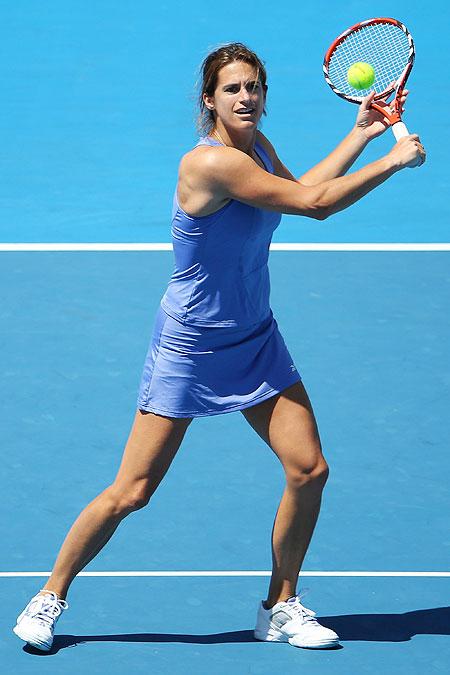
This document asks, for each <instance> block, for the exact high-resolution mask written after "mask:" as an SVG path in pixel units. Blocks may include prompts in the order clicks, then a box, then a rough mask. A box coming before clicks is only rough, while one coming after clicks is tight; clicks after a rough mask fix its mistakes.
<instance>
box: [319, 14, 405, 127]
mask: <svg viewBox="0 0 450 675" xmlns="http://www.w3.org/2000/svg"><path fill="white" fill-rule="evenodd" d="M386 23H389V24H392V25H394V26H397V27H398V28H400V29H401V30H402V31H403V32H404V33H405V35H406V37H407V38H408V43H409V57H408V62H407V64H406V66H405V68H404V69H403V71H402V73H401V75H400V77H399V78H398V79H397V80H396V81H395V82H394V83H393V84H392V86H390V87H387V88H386V89H384V91H382V92H379V93H378V94H375V96H374V99H373V101H372V103H371V107H372V108H374V109H375V110H377V111H378V112H380V113H381V114H382V115H383V117H384V118H385V119H386V120H387V121H388V122H389V124H390V126H391V127H392V131H393V133H394V136H395V138H396V139H397V140H398V139H399V138H401V137H402V136H407V135H408V133H409V132H408V129H407V128H406V125H405V124H404V123H403V122H402V118H401V103H400V99H401V96H402V93H403V90H404V88H405V85H406V81H407V79H408V77H409V74H410V72H411V69H412V67H413V64H414V58H415V53H416V51H415V46H414V40H413V39H412V36H411V33H410V32H409V30H408V29H407V28H406V26H405V24H403V23H401V21H398V20H397V19H392V18H390V17H377V18H374V19H366V20H365V21H360V22H359V23H355V25H354V26H351V27H350V28H348V29H347V30H345V31H344V32H343V33H341V34H340V35H339V36H338V37H337V38H336V39H335V40H334V41H333V42H332V43H331V45H330V47H329V48H328V50H327V52H326V54H325V58H324V60H323V73H324V76H325V80H326V82H327V84H328V85H329V86H330V87H331V89H332V90H333V91H334V93H335V94H337V95H338V96H340V97H341V98H343V99H345V100H346V101H350V103H356V104H358V105H359V104H360V103H361V101H362V100H363V97H362V96H350V95H349V94H344V92H342V91H340V90H339V89H338V88H337V87H336V86H335V85H334V84H333V83H332V81H331V79H330V77H329V74H328V66H329V63H330V61H331V57H332V55H333V53H334V51H335V50H336V48H337V47H338V46H339V45H340V44H342V42H344V40H346V38H347V37H348V36H349V35H350V34H351V33H353V32H356V31H358V30H360V29H361V28H363V27H365V26H370V25H375V24H386ZM394 91H395V100H394V111H393V112H389V111H387V110H386V108H383V106H381V105H379V104H378V103H377V101H380V100H381V99H383V100H384V101H386V100H387V99H388V98H389V96H390V95H391V94H392V93H393V92H394Z"/></svg>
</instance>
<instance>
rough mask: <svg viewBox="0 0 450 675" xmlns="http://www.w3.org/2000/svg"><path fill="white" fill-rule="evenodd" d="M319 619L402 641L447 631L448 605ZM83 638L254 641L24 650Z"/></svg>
mask: <svg viewBox="0 0 450 675" xmlns="http://www.w3.org/2000/svg"><path fill="white" fill-rule="evenodd" d="M320 623H321V624H322V625H324V626H327V627H328V628H332V629H333V630H334V631H336V633H337V634H338V635H339V637H340V640H341V642H346V641H365V642H405V641H407V640H410V639H411V638H412V637H414V635H450V607H436V608H434V609H420V610H416V611H414V612H405V613H404V614H345V615H341V616H322V617H320ZM85 642H158V643H173V642H182V643H186V644H196V645H198V644H208V645H209V644H227V643H242V642H256V640H255V638H254V637H253V631H252V630H238V631H229V632H226V633H212V634H209V635H184V634H172V633H124V634H116V635H57V636H55V640H54V642H53V647H52V649H51V651H49V652H40V651H38V650H36V649H33V648H32V647H29V646H26V647H24V649H25V651H27V652H29V653H33V654H39V655H40V656H51V655H53V654H57V653H58V652H59V650H60V649H65V648H66V647H75V646H76V645H79V644H82V643H85Z"/></svg>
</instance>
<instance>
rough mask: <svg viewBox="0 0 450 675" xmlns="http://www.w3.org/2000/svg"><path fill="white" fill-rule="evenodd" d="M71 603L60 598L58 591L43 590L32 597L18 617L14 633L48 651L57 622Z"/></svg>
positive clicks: (36, 646) (33, 645)
mask: <svg viewBox="0 0 450 675" xmlns="http://www.w3.org/2000/svg"><path fill="white" fill-rule="evenodd" d="M68 607H69V605H68V604H67V602H66V601H65V600H60V599H59V598H58V596H57V595H56V593H53V592H51V591H41V592H40V593H38V595H35V596H34V598H31V600H30V602H29V603H28V605H27V606H26V607H25V609H24V610H23V612H22V614H20V615H19V616H18V618H17V624H16V626H15V627H14V628H13V631H14V633H15V634H16V635H17V636H18V637H20V639H21V640H24V641H25V642H28V644H29V645H31V646H32V647H35V648H36V649H40V650H42V651H43V652H48V651H49V650H50V649H51V648H52V644H53V632H54V630H55V624H56V622H57V621H58V619H59V617H60V616H61V613H62V612H63V611H64V610H65V609H67V608H68Z"/></svg>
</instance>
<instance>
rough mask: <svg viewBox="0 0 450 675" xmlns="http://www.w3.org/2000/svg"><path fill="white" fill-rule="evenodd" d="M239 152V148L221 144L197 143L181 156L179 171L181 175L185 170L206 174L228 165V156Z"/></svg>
mask: <svg viewBox="0 0 450 675" xmlns="http://www.w3.org/2000/svg"><path fill="white" fill-rule="evenodd" d="M241 154H242V153H241V152H240V151H239V150H236V149H235V148H229V147H224V146H223V145H209V144H198V145H196V146H195V147H194V148H192V149H191V150H189V151H188V152H186V153H185V154H184V155H183V156H182V158H181V160H180V166H179V173H180V175H181V174H183V173H185V172H186V171H187V172H189V173H192V172H194V173H197V172H199V173H202V174H203V173H205V172H206V174H207V173H208V172H210V171H214V170H215V169H218V168H221V167H222V166H224V167H226V166H228V165H229V163H230V158H231V160H232V159H233V158H234V156H235V155H241Z"/></svg>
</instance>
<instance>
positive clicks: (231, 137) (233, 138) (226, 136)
mask: <svg viewBox="0 0 450 675" xmlns="http://www.w3.org/2000/svg"><path fill="white" fill-rule="evenodd" d="M210 136H211V137H212V138H215V139H216V141H219V143H221V145H226V146H228V147H230V148H237V149H238V150H242V152H245V153H246V154H247V155H250V156H251V154H252V152H253V149H254V147H255V141H256V129H255V130H254V131H253V130H252V131H251V134H250V135H249V133H248V132H247V133H245V134H242V133H241V134H237V133H234V134H233V133H232V132H230V131H227V130H226V129H225V128H224V127H220V128H218V127H217V126H216V127H214V129H213V130H212V131H211V132H210Z"/></svg>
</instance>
